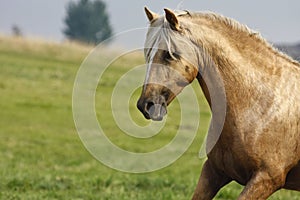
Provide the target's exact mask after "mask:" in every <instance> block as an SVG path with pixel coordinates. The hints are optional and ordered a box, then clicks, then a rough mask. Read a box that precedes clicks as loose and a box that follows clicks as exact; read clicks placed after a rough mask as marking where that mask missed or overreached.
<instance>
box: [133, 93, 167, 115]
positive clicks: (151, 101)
mask: <svg viewBox="0 0 300 200" xmlns="http://www.w3.org/2000/svg"><path fill="white" fill-rule="evenodd" d="M137 107H138V109H139V110H140V111H141V112H142V113H143V115H144V116H145V118H146V119H152V120H154V121H161V120H162V119H163V117H164V116H165V115H166V114H167V104H166V100H165V98H164V97H163V96H157V97H150V98H146V99H144V98H140V99H139V100H138V103H137Z"/></svg>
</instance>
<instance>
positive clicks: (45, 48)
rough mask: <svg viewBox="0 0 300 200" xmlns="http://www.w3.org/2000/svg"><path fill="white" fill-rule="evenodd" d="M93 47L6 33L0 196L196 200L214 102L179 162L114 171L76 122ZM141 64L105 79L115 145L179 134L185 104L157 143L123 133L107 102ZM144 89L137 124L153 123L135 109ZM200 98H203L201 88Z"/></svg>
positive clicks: (231, 195) (1, 41) (125, 64)
mask: <svg viewBox="0 0 300 200" xmlns="http://www.w3.org/2000/svg"><path fill="white" fill-rule="evenodd" d="M89 49H90V48H89V47H85V46H79V45H74V44H63V45H59V44H53V43H46V42H41V41H30V40H23V39H19V38H8V37H0V180H1V181H0V199H4V200H9V199H22V200H23V199H24V200H27V199H28V200H34V199H101V200H102V199H109V200H120V199H122V200H123V199H124V200H126V199H142V200H143V199H145V200H151V199H153V200H154V199H155V200H156V199H190V197H191V196H192V194H193V190H194V188H195V186H196V184H197V179H198V177H199V174H200V171H201V167H202V163H203V160H200V159H199V158H198V151H199V148H200V144H201V143H202V140H203V136H204V133H205V131H206V129H207V124H208V121H209V117H210V115H209V111H208V108H207V105H206V103H205V102H204V101H203V100H201V101H200V102H201V104H200V108H201V112H202V113H201V120H202V121H201V124H200V125H201V126H200V127H199V132H198V135H197V137H196V138H195V140H194V142H193V144H192V145H191V147H190V148H189V150H188V151H187V152H186V153H185V154H184V155H183V156H182V157H181V158H180V159H178V160H177V161H176V162H175V163H173V164H172V165H170V166H168V167H166V168H164V169H162V170H159V171H155V172H151V173H145V174H129V173H123V172H119V171H116V170H113V169H110V168H108V167H106V166H104V165H103V164H101V163H100V162H98V161H97V160H95V159H94V158H93V157H92V156H91V155H90V154H89V153H88V152H87V150H86V149H85V148H84V146H83V144H82V143H81V141H80V139H79V137H78V135H77V132H76V129H75V126H74V122H73V116H72V89H73V82H74V79H75V76H76V72H77V70H78V69H79V66H80V64H81V62H82V61H83V59H84V58H85V56H86V55H87V54H88V52H89ZM141 63H143V58H142V57H141V56H131V57H130V56H129V57H127V56H125V57H124V58H121V59H120V60H118V61H116V62H115V63H113V67H112V69H111V70H109V71H107V72H106V76H105V77H104V80H105V81H104V83H101V82H100V86H99V90H97V95H96V100H97V104H96V107H97V116H98V119H99V121H101V123H103V126H104V129H105V132H106V133H108V137H109V138H110V139H111V140H112V141H113V142H114V143H116V144H117V145H119V146H121V147H123V148H125V149H128V150H131V151H137V152H139V151H141V152H147V151H150V150H153V149H156V148H158V147H160V146H163V145H164V144H166V143H168V142H169V141H170V140H171V139H172V137H174V130H176V123H177V122H178V112H177V108H178V103H176V102H174V104H173V105H172V106H171V107H170V109H169V110H170V111H169V112H170V114H169V115H170V117H171V118H172V117H173V118H174V119H175V120H173V121H171V122H168V124H167V127H166V128H165V129H164V130H163V131H162V132H161V133H160V134H159V135H157V136H155V137H153V138H151V139H149V140H146V139H134V138H130V137H128V136H125V135H124V134H122V132H121V131H120V130H119V129H118V127H117V126H116V125H115V123H114V121H113V120H112V116H111V111H110V107H109V106H107V107H106V109H102V108H103V106H101V105H103V104H106V103H108V102H109V100H110V94H111V91H112V89H113V87H114V83H115V80H116V79H118V77H120V76H121V75H122V74H123V73H125V72H126V71H128V70H129V69H130V68H131V67H132V66H136V65H138V64H141ZM101 84H103V85H101ZM194 87H196V88H197V87H198V88H199V86H197V85H194ZM100 88H101V89H100ZM138 93H139V91H136V92H135V93H134V95H133V97H132V99H131V100H130V102H131V103H132V104H133V105H131V106H130V109H131V111H130V112H131V115H132V117H133V118H134V120H136V121H137V123H141V124H143V123H144V124H146V123H147V122H145V121H144V120H143V118H142V115H141V114H140V113H139V112H138V111H137V110H136V108H135V101H136V99H137V97H138ZM198 97H199V99H203V97H202V96H201V93H200V89H199V93H198ZM99 109H101V110H99ZM103 116H105V117H103ZM241 190H242V187H241V186H239V185H238V184H236V183H231V184H230V185H228V186H226V187H225V188H224V189H222V191H221V192H219V193H218V195H217V197H216V199H218V200H221V199H236V198H237V196H238V194H239V193H240V192H241ZM299 198H300V195H299V194H298V193H296V192H291V191H280V192H278V193H276V194H275V195H273V197H272V198H271V199H274V200H275V199H282V200H283V199H295V200H296V199H299Z"/></svg>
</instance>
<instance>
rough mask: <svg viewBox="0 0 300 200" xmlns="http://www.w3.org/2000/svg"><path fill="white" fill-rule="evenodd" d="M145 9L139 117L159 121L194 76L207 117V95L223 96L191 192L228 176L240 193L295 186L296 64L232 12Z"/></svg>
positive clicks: (198, 194) (299, 117) (298, 168)
mask: <svg viewBox="0 0 300 200" xmlns="http://www.w3.org/2000/svg"><path fill="white" fill-rule="evenodd" d="M145 11H146V14H147V17H148V19H149V21H150V28H149V30H148V34H147V38H146V43H145V58H146V63H147V74H146V80H145V83H144V87H143V91H142V94H141V97H140V99H139V101H138V103H137V106H138V109H139V110H140V111H141V112H142V113H143V114H144V116H145V118H147V119H152V120H161V119H162V118H163V116H164V115H165V114H166V112H167V108H166V107H167V105H168V104H169V103H170V102H171V101H172V100H173V99H174V98H175V96H176V95H177V94H179V93H180V91H181V90H182V89H183V88H184V87H185V86H186V85H188V84H189V83H191V82H192V81H193V80H194V79H197V80H198V81H199V83H200V86H201V88H202V90H203V93H204V95H205V97H206V99H207V101H208V103H209V105H210V107H214V106H215V107H216V112H212V118H213V119H214V116H215V115H218V105H213V101H214V99H215V98H216V97H218V95H219V96H220V97H221V98H222V97H224V100H225V103H224V105H225V117H224V118H225V119H224V121H223V122H221V125H222V129H221V134H220V136H219V137H218V138H217V141H216V142H215V143H213V146H211V149H208V151H207V157H208V159H207V160H206V162H205V164H204V166H203V169H202V173H201V176H200V179H199V182H198V185H197V188H196V190H195V192H194V196H193V199H212V198H213V197H214V196H215V195H216V193H217V192H218V191H219V189H220V188H222V187H223V186H224V185H226V184H227V183H229V182H230V181H232V180H235V181H237V182H238V183H240V184H242V185H245V187H244V189H243V191H242V193H241V194H240V196H239V198H238V199H240V200H242V199H245V200H249V199H255V200H257V199H267V198H268V197H269V196H270V195H271V194H273V193H274V192H275V191H277V190H279V189H281V188H285V189H291V190H297V191H300V162H299V161H300V82H299V80H300V64H299V63H298V62H296V61H294V60H292V59H291V58H290V57H288V56H286V55H284V54H282V53H280V52H278V51H277V50H276V49H274V48H273V47H272V46H271V45H269V44H268V43H267V42H266V41H265V40H264V39H262V38H261V36H260V35H259V34H257V33H255V32H252V31H251V30H249V29H248V28H247V27H246V26H243V25H241V24H239V23H238V22H236V21H234V20H232V19H228V18H225V17H223V16H220V15H217V14H213V13H190V12H188V11H180V12H179V11H170V10H168V9H165V16H159V15H157V14H155V13H153V12H151V11H149V10H148V9H147V8H145ZM222 88H223V89H222ZM213 93H214V94H213ZM218 93H219V94H218ZM212 110H213V109H212ZM221 114H222V113H221ZM215 119H217V120H218V119H220V118H218V117H216V118H215ZM210 128H212V127H210ZM211 130H213V128H212V129H210V130H209V132H208V140H209V139H210V138H214V137H215V136H212V137H210V134H214V133H213V131H211ZM207 142H208V143H209V142H211V141H207ZM208 146H209V145H208Z"/></svg>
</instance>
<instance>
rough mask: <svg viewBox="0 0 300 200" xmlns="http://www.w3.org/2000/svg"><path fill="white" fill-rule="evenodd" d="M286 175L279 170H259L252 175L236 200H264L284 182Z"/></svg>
mask: <svg viewBox="0 0 300 200" xmlns="http://www.w3.org/2000/svg"><path fill="white" fill-rule="evenodd" d="M285 177H286V175H285V174H284V173H283V172H282V173H281V172H280V170H278V171H275V170H274V173H272V172H271V171H261V172H257V173H255V174H254V175H253V177H252V178H251V179H250V181H249V182H248V183H247V185H246V187H245V188H244V190H243V192H242V193H241V194H240V196H239V198H238V200H266V199H267V198H268V197H269V196H271V195H272V194H273V193H274V192H276V191H277V190H278V189H280V188H281V187H282V186H283V185H284V183H285Z"/></svg>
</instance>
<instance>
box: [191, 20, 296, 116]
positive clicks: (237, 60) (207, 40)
mask: <svg viewBox="0 0 300 200" xmlns="http://www.w3.org/2000/svg"><path fill="white" fill-rule="evenodd" d="M200 23H202V24H204V26H203V28H202V29H201V30H199V32H198V33H197V31H196V34H199V35H200V36H197V35H195V37H199V38H198V40H199V41H201V42H199V43H202V44H203V46H205V48H206V51H207V56H210V58H209V59H210V60H211V62H210V66H204V68H203V72H202V73H203V74H202V78H203V80H201V79H198V80H199V82H200V84H201V86H202V89H203V90H204V93H207V94H206V98H207V99H208V101H211V99H212V95H211V89H213V88H217V90H220V87H224V93H225V94H226V101H227V107H228V108H229V109H232V110H233V109H234V110H235V111H241V110H245V108H248V107H251V106H253V105H251V104H255V105H256V107H257V108H255V109H257V112H263V111H262V110H263V109H267V108H268V106H270V105H269V104H271V103H272V100H273V99H274V98H275V95H276V94H275V92H274V91H278V90H284V89H285V88H284V87H285V86H286V85H287V84H290V83H287V82H288V81H289V79H294V80H291V81H290V82H293V81H294V82H295V83H296V82H298V81H299V79H300V68H299V64H297V63H296V62H294V61H292V60H291V59H289V58H288V57H286V56H284V55H282V54H280V53H279V52H277V51H276V50H274V49H273V48H272V47H271V46H270V45H268V44H267V43H266V42H265V41H264V40H263V39H261V38H260V37H258V36H256V35H255V34H254V33H251V32H248V30H246V29H243V27H241V30H239V28H233V27H227V26H226V25H225V24H224V23H221V24H219V25H218V24H217V23H215V24H213V23H209V22H207V23H206V25H207V26H205V22H203V21H202V22H200ZM200 23H199V24H200ZM200 71H201V70H200ZM291 87H292V86H291ZM296 87H297V88H298V89H300V88H299V84H298V86H296ZM205 90H207V91H205ZM208 90H209V91H208ZM279 93H281V91H279ZM282 93H285V91H283V92H282ZM209 95H210V97H209ZM262 96H263V98H262Z"/></svg>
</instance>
